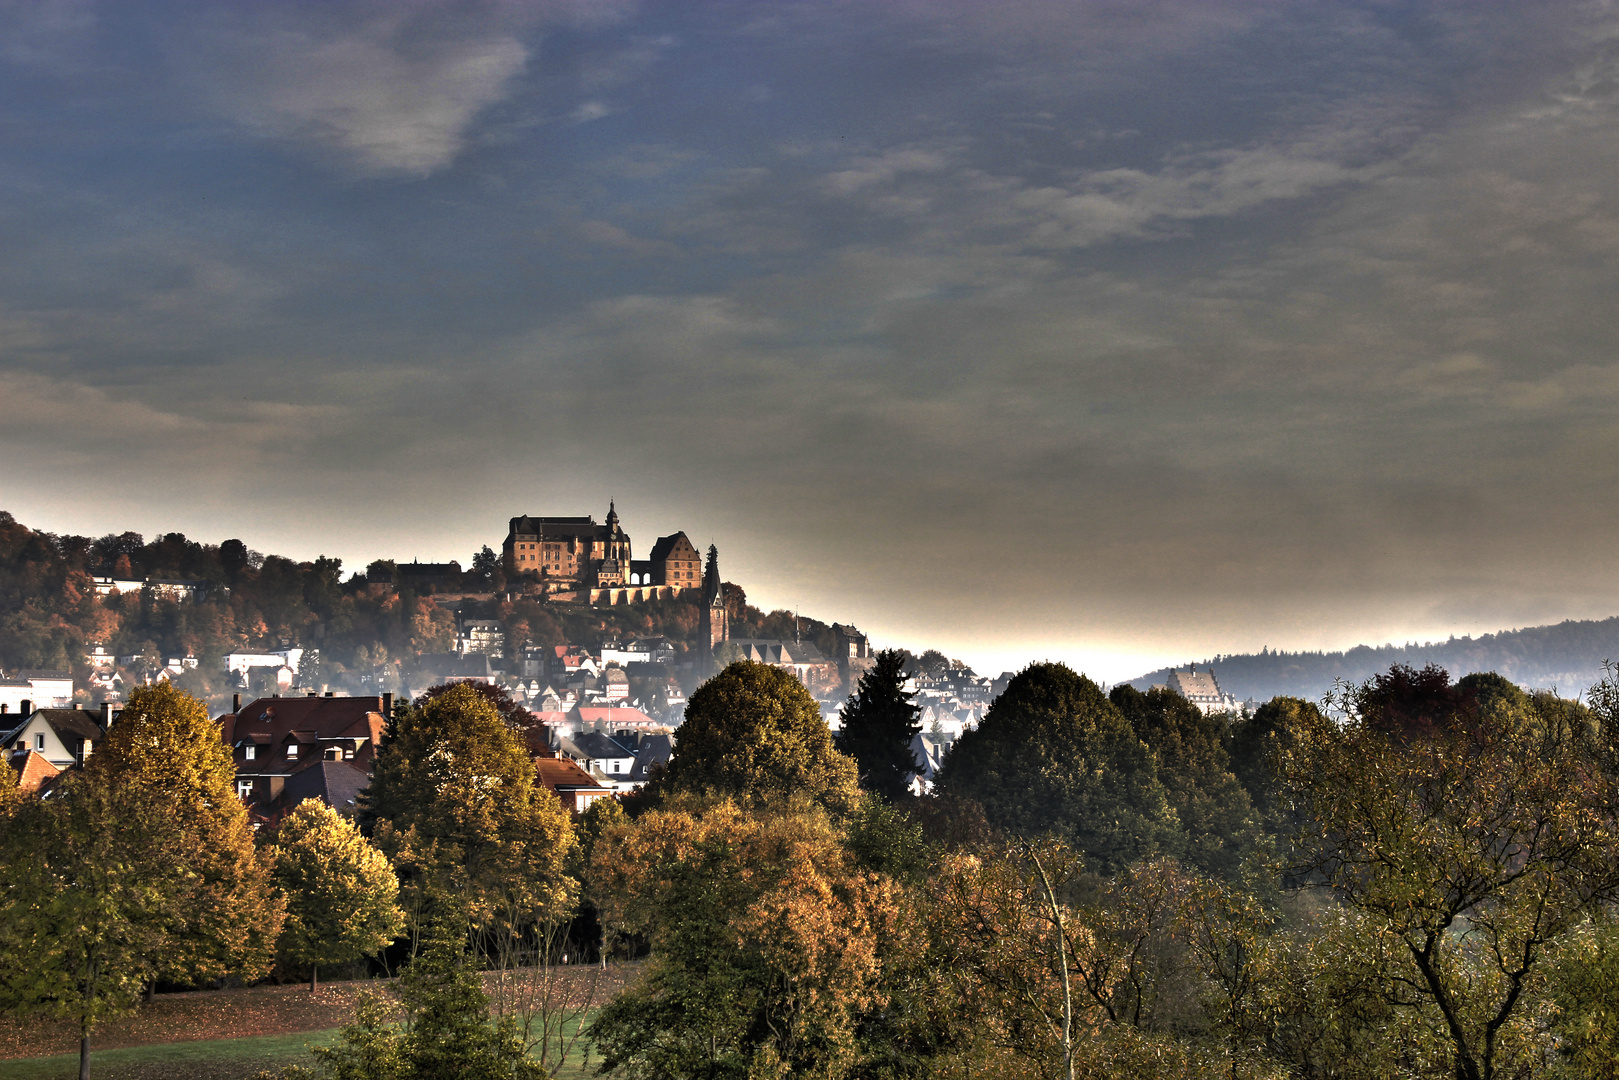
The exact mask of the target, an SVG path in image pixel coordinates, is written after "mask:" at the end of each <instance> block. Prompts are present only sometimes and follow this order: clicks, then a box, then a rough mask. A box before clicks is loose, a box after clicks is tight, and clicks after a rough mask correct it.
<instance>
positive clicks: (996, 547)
mask: <svg viewBox="0 0 1619 1080" xmlns="http://www.w3.org/2000/svg"><path fill="white" fill-rule="evenodd" d="M1616 76H1619V15H1615V14H1614V13H1613V12H1612V11H1611V10H1610V9H1608V8H1606V7H1604V6H1602V5H1592V4H1585V3H1575V2H1567V3H1559V2H1554V3H1547V4H1539V5H1533V6H1528V5H1522V4H1507V3H1488V2H1482V3H1476V4H1456V3H1452V2H1443V0H1427V2H1423V0H1412V2H1409V3H1398V4H1366V5H1361V4H1352V3H1347V2H1345V3H1329V4H1320V3H1310V4H1306V3H1269V2H1267V3H1259V2H1257V0H1196V2H1193V0H1141V2H1139V3H1130V4H1125V5H1121V4H1118V3H1115V2H1112V0H1077V2H1074V0H1006V2H1004V3H998V4H994V5H989V4H982V3H977V2H967V0H934V2H927V3H921V2H901V0H894V2H889V3H865V2H862V3H854V2H842V0H830V2H828V0H813V2H811V0H798V2H788V0H774V2H764V3H750V4H737V3H731V2H724V0H706V2H705V0H697V2H694V3H683V4H675V3H651V2H645V3H641V2H633V0H621V2H614V3H586V2H583V0H562V2H546V3H539V2H534V3H529V2H523V0H512V2H506V3H499V4H486V5H466V4H452V3H448V2H439V0H422V2H419V3H412V4H409V5H401V4H388V3H381V2H379V0H334V2H330V3H321V4H285V5H274V6H270V5H245V4H235V3H225V2H217V0H215V2H210V0H184V2H181V0H159V2H155V3H151V4H144V5H138V6H130V5H114V4H110V3H104V2H94V0H62V2H60V3H53V4H48V5H30V4H13V5H0V92H3V93H4V99H5V101H6V102H7V108H6V113H5V124H6V126H5V129H4V130H5V132H6V140H7V150H8V153H7V156H6V160H5V162H4V163H3V164H0V224H3V226H4V229H5V236H6V244H7V259H6V260H5V261H4V263H3V264H0V460H4V461H5V463H6V466H5V470H4V477H5V485H4V489H3V491H0V509H5V510H8V511H10V512H11V513H13V514H14V515H15V516H16V517H17V518H18V520H20V521H22V522H24V523H25V524H28V525H30V526H32V527H36V528H43V529H49V530H52V531H58V532H78V533H86V534H93V535H98V534H100V533H104V532H108V531H122V530H125V529H132V530H135V531H139V532H142V533H145V534H147V535H152V534H154V533H158V532H163V531H181V532H185V533H187V534H188V535H191V536H193V537H195V538H198V539H201V540H205V541H209V542H216V543H217V542H218V541H220V540H222V539H225V538H228V537H233V536H234V537H240V538H242V539H243V540H245V541H247V542H248V543H249V544H251V545H252V546H254V547H256V548H259V549H260V550H264V551H273V552H277V553H281V554H286V555H288V556H291V557H294V558H312V557H314V556H315V555H317V554H327V555H335V556H337V557H340V558H342V559H343V560H344V563H345V567H346V569H348V570H350V571H353V570H356V569H360V568H363V565H364V563H365V562H368V561H370V560H371V559H374V558H379V557H391V558H398V559H409V558H413V557H414V558H420V559H422V560H424V561H442V560H447V559H450V558H455V559H459V560H461V561H462V562H463V563H464V562H466V561H467V560H468V559H470V557H471V555H472V553H473V552H475V551H477V550H478V549H479V548H480V547H482V546H483V545H485V544H488V545H490V546H492V547H493V546H498V544H499V542H500V540H501V538H502V536H503V534H504V529H505V523H506V520H507V518H509V517H511V516H512V515H515V514H522V513H540V512H548V513H558V514H582V513H590V514H595V515H596V516H597V517H598V519H599V518H600V517H601V516H602V515H604V514H605V511H606V507H607V501H608V499H609V498H612V499H616V500H617V505H618V508H619V512H620V514H621V515H622V517H623V519H624V523H625V527H626V528H627V529H628V531H629V532H630V533H631V535H632V536H633V537H634V538H635V543H636V550H637V552H638V553H642V552H645V551H647V550H648V549H649V548H650V546H651V543H652V542H653V540H654V539H655V538H656V537H657V536H658V535H661V534H663V533H667V532H672V531H674V530H677V529H680V530H684V531H686V532H687V534H688V535H689V536H690V537H691V539H692V540H693V541H694V542H695V543H697V544H698V545H699V546H700V547H706V546H707V545H708V544H709V543H711V542H712V543H714V544H716V545H717V546H718V547H719V549H720V551H721V560H722V565H723V567H724V569H725V575H726V577H728V578H730V579H731V580H734V581H737V582H738V583H740V584H742V585H743V586H744V588H746V590H747V592H748V596H749V599H750V601H752V602H754V603H755V604H757V605H758V606H760V607H764V608H767V609H768V608H776V607H786V608H796V609H798V610H801V611H803V612H804V613H805V614H808V615H813V616H815V617H817V618H822V619H826V620H833V619H837V620H842V621H850V622H854V623H855V624H856V625H859V626H860V627H861V628H862V629H864V630H866V631H867V632H868V633H870V634H871V635H872V636H873V638H874V639H875V640H877V641H878V643H879V644H895V645H902V646H905V647H908V648H912V649H919V648H928V647H934V648H938V649H940V650H942V651H944V652H946V653H948V654H950V655H952V656H960V657H961V658H963V659H966V660H968V661H970V662H972V663H973V665H974V666H975V667H976V668H978V669H979V670H981V671H988V672H991V673H994V672H996V671H999V670H1002V669H1004V668H1016V667H1019V666H1021V664H1022V663H1025V662H1027V661H1029V660H1033V659H1039V658H1048V657H1049V658H1053V659H1063V660H1065V661H1066V662H1069V663H1070V664H1072V665H1073V666H1075V667H1076V668H1080V669H1083V670H1087V671H1088V672H1090V673H1091V674H1093V675H1094V676H1095V677H1098V678H1101V679H1104V680H1106V681H1116V680H1118V679H1122V678H1128V677H1133V676H1136V675H1140V674H1143V673H1144V672H1146V671H1149V670H1152V669H1154V668H1156V667H1160V666H1163V665H1164V664H1167V663H1177V662H1186V661H1188V660H1193V659H1197V660H1201V659H1205V658H1208V657H1211V656H1213V655H1215V654H1229V653H1240V652H1249V651H1257V650H1258V649H1259V648H1261V647H1262V646H1269V647H1271V648H1273V649H1276V648H1279V649H1285V650H1288V651H1297V650H1306V649H1311V650H1313V649H1328V650H1331V649H1342V648H1347V647H1350V646H1352V645H1355V644H1361V643H1365V644H1382V643H1385V642H1394V643H1403V642H1405V641H1425V640H1443V639H1444V638H1446V637H1449V636H1451V635H1458V636H1460V635H1464V634H1466V635H1475V636H1476V635H1478V634H1482V633H1491V632H1495V631H1499V630H1504V629H1509V628H1515V627H1523V626H1531V625H1539V624H1545V623H1555V622H1559V621H1562V620H1564V619H1570V618H1573V619H1582V618H1603V617H1606V616H1610V615H1613V614H1616V613H1619V565H1616V564H1615V561H1614V560H1613V559H1612V558H1611V555H1610V552H1611V551H1612V549H1613V547H1614V541H1615V539H1616V535H1619V503H1616V501H1615V500H1614V499H1613V498H1612V493H1613V491H1614V488H1615V480H1616V476H1615V473H1616V471H1619V359H1616V358H1619V322H1616V321H1615V320H1614V319H1613V318H1612V317H1611V314H1610V312H1611V308H1612V297H1613V296H1614V295H1616V294H1619V259H1616V258H1615V256H1616V255H1619V167H1616V166H1619V77H1616ZM1020 658H1021V660H1020Z"/></svg>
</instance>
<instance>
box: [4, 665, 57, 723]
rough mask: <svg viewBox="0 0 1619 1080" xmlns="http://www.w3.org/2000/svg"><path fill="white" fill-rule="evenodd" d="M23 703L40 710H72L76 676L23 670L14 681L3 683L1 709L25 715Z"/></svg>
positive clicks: (5, 680)
mask: <svg viewBox="0 0 1619 1080" xmlns="http://www.w3.org/2000/svg"><path fill="white" fill-rule="evenodd" d="M23 702H28V703H29V704H31V705H32V706H33V707H34V708H36V709H71V708H72V707H73V673H72V672H71V671H30V670H23V671H19V672H17V674H16V676H15V677H14V678H10V679H0V706H4V708H5V711H6V712H7V713H11V714H16V713H20V712H22V711H23Z"/></svg>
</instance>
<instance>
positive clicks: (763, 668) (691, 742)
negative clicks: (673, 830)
mask: <svg viewBox="0 0 1619 1080" xmlns="http://www.w3.org/2000/svg"><path fill="white" fill-rule="evenodd" d="M658 787H659V789H660V792H661V793H668V792H682V791H684V792H691V793H702V792H713V793H715V794H717V795H722V796H730V797H732V798H735V799H738V800H741V801H744V802H769V801H780V800H783V799H786V798H789V797H791V796H793V795H803V796H806V797H808V798H810V799H813V800H814V801H816V802H818V803H820V804H821V805H823V806H827V807H829V808H831V809H834V810H839V811H842V810H848V809H851V808H853V807H854V805H855V804H856V802H857V801H858V799H859V788H858V783H857V781H856V777H855V765H854V762H852V761H850V760H849V759H848V758H846V757H844V756H843V755H842V754H840V753H838V751H837V748H836V747H834V746H833V745H832V735H831V732H829V731H828V730H827V727H826V722H825V721H823V720H822V719H821V711H820V708H819V706H817V705H816V704H815V699H814V698H812V697H810V696H809V691H807V690H805V689H804V686H803V684H802V683H800V682H799V681H798V680H797V679H796V678H794V677H793V675H792V674H791V673H790V672H786V671H781V670H779V669H777V668H773V667H769V666H767V665H765V664H756V663H752V662H750V661H746V660H741V661H738V662H736V663H734V664H731V665H729V666H727V667H726V668H725V670H723V671H721V672H720V673H719V674H718V675H716V676H714V677H713V678H712V679H710V680H708V682H706V683H704V684H703V685H702V686H700V687H699V688H698V689H697V691H696V692H695V693H694V694H692V696H691V700H690V701H689V702H688V703H687V705H686V719H685V722H684V723H682V724H681V726H680V742H679V745H678V746H677V747H676V748H675V753H674V756H673V757H672V758H671V759H670V761H669V768H668V771H667V772H665V773H664V775H663V777H662V779H661V780H660V781H659V784H658Z"/></svg>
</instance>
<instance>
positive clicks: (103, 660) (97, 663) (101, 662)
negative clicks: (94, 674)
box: [84, 645, 116, 670]
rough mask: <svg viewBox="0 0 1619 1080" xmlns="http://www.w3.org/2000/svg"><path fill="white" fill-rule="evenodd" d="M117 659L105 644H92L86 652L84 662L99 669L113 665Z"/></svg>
mask: <svg viewBox="0 0 1619 1080" xmlns="http://www.w3.org/2000/svg"><path fill="white" fill-rule="evenodd" d="M115 659H116V658H115V657H114V656H113V655H112V653H110V652H108V651H107V647H106V646H105V645H92V646H90V648H89V649H87V650H85V653H84V662H85V663H86V664H88V665H90V666H91V667H93V668H96V669H97V670H104V669H107V668H110V667H112V666H113V663H114V661H115Z"/></svg>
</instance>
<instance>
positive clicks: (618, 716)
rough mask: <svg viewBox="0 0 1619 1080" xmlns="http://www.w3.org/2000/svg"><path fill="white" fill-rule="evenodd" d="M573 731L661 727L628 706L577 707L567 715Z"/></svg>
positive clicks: (638, 729)
mask: <svg viewBox="0 0 1619 1080" xmlns="http://www.w3.org/2000/svg"><path fill="white" fill-rule="evenodd" d="M568 719H569V722H570V723H571V724H572V725H573V730H575V731H651V730H652V729H653V728H659V727H662V726H663V725H662V724H660V723H658V722H657V721H656V720H654V719H652V717H650V716H648V715H647V714H646V713H644V712H642V711H641V710H640V709H632V708H630V707H628V706H624V707H616V706H612V705H607V706H599V705H579V706H575V707H574V709H573V710H572V711H571V712H570V713H569V714H568Z"/></svg>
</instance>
